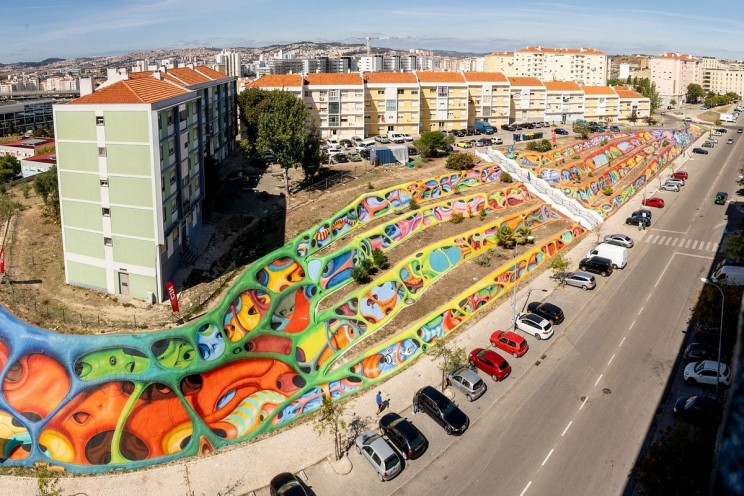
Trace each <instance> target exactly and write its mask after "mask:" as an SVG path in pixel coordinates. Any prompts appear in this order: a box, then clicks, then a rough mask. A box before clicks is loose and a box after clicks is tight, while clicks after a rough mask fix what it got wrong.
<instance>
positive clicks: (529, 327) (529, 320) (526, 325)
mask: <svg viewBox="0 0 744 496" xmlns="http://www.w3.org/2000/svg"><path fill="white" fill-rule="evenodd" d="M514 324H515V326H516V328H517V329H519V330H520V331H522V332H525V333H527V334H529V335H531V336H535V337H536V338H537V339H548V338H549V337H550V336H552V335H553V324H551V323H550V322H549V321H547V320H546V319H544V318H542V317H540V316H539V315H535V314H534V313H518V314H517V318H516V320H515V322H514Z"/></svg>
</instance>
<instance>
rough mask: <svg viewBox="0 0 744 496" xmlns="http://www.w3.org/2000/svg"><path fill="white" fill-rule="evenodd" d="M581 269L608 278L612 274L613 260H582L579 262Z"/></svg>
mask: <svg viewBox="0 0 744 496" xmlns="http://www.w3.org/2000/svg"><path fill="white" fill-rule="evenodd" d="M579 269H581V270H583V271H587V272H594V273H595V274H599V275H601V276H602V277H607V276H609V275H611V274H612V260H610V259H609V258H605V257H588V258H582V259H581V261H580V262H579Z"/></svg>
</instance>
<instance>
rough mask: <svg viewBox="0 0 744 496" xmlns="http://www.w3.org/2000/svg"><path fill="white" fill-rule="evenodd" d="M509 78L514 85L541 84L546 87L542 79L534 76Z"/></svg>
mask: <svg viewBox="0 0 744 496" xmlns="http://www.w3.org/2000/svg"><path fill="white" fill-rule="evenodd" d="M507 79H509V84H511V85H512V86H540V87H543V88H544V86H543V83H542V81H540V80H539V79H537V78H533V77H510V78H507Z"/></svg>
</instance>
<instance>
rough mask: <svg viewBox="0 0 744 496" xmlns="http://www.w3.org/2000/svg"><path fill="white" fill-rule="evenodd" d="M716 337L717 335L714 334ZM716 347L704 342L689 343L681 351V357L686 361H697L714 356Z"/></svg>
mask: <svg viewBox="0 0 744 496" xmlns="http://www.w3.org/2000/svg"><path fill="white" fill-rule="evenodd" d="M716 337H717V336H716ZM717 353H718V348H716V347H714V346H712V345H709V344H705V343H690V344H688V345H687V347H686V348H685V351H684V352H683V353H682V359H683V360H684V361H685V362H686V363H689V362H699V361H702V360H712V359H715V358H716V355H717Z"/></svg>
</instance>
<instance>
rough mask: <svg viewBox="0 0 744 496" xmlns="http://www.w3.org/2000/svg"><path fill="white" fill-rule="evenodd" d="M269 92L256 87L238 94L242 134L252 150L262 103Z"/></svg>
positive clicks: (254, 145)
mask: <svg viewBox="0 0 744 496" xmlns="http://www.w3.org/2000/svg"><path fill="white" fill-rule="evenodd" d="M268 94H269V92H268V91H265V90H261V89H258V88H246V89H245V90H244V91H243V92H241V93H240V94H239V95H238V107H239V108H240V120H241V121H242V122H243V126H242V130H243V133H242V134H243V136H244V137H245V139H247V140H248V141H247V144H248V145H249V147H250V149H249V150H248V152H254V151H255V147H256V140H257V139H258V121H259V118H260V117H261V115H262V114H263V111H264V103H265V101H266V99H267V96H268Z"/></svg>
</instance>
